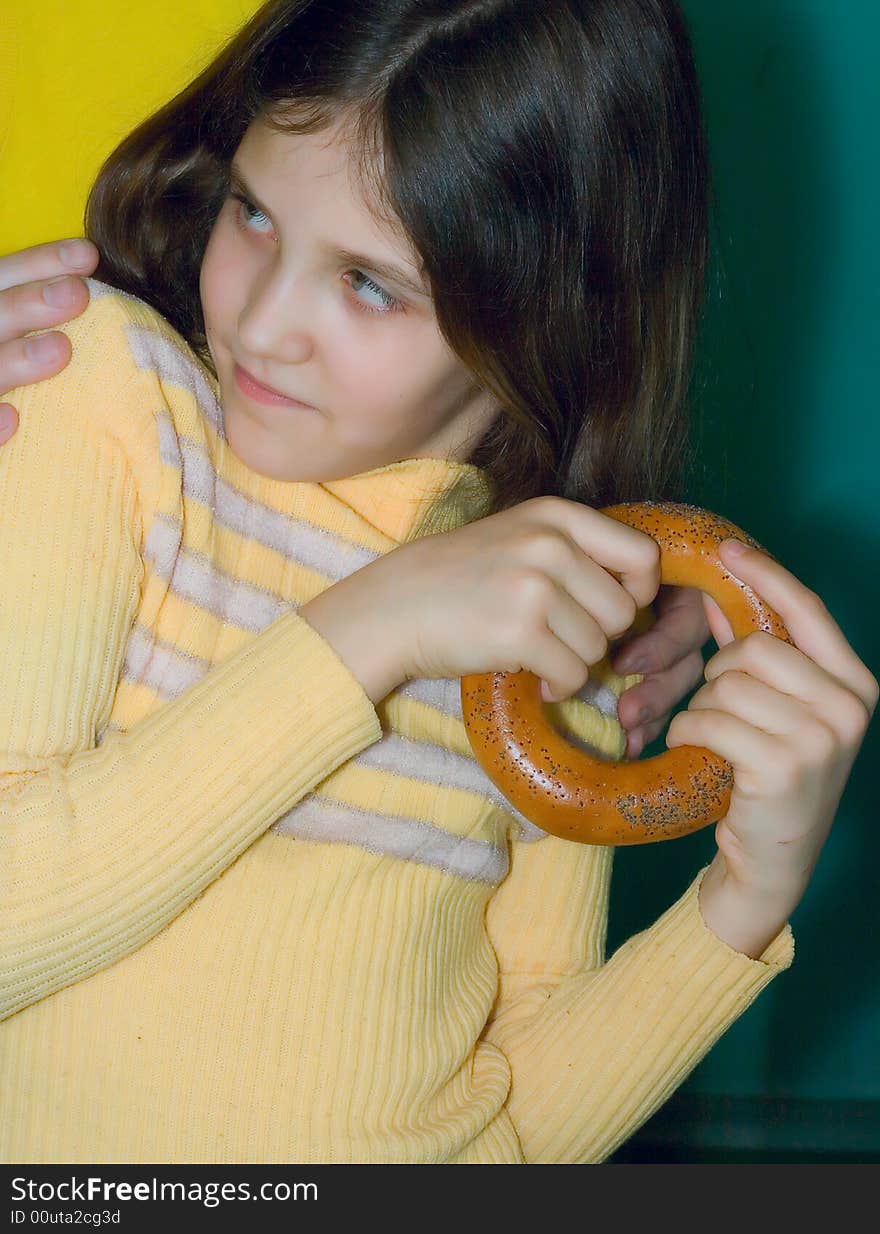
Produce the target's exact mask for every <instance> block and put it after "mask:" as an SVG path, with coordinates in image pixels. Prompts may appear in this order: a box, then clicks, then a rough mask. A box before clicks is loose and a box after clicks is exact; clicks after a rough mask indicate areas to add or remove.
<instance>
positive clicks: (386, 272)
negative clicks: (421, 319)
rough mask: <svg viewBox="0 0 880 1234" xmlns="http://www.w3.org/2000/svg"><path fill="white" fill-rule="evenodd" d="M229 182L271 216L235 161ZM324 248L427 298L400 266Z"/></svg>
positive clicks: (362, 255)
mask: <svg viewBox="0 0 880 1234" xmlns="http://www.w3.org/2000/svg"><path fill="white" fill-rule="evenodd" d="M229 183H230V186H231V187H232V188H233V189H234V190H235V191H236V192H238V193H241V194H242V196H243V197H246V198H247V199H248V201H249V202H250V203H251V205H254V206H256V207H257V209H258V210H260V211H262V213H263V214H265V215H266V216H267V217H268V218H271V217H272V212H271V210H269V208H268V207H267V206H264V205H263V203H262V202H261V201H260V199H259V198H258V197H256V196H255V195H254V193H253V190H252V189H251V188H250V186H249V185H248V183H247V181H246V180H245V178H244V176H243V175H242V174H241V169H240V168H239V167H238V166H237V165H236V163H235V162H232V163H230V165H229ZM325 248H327V249H330V250H331V251H332V253H333V255H334V256H335V257H338V258H339V260H340V261H344V262H350V263H351V264H352V265H355V266H366V268H367V270H369V271H370V273H371V274H375V275H377V276H378V277H379V278H380V279H387V280H388V282H391V283H399V284H400V285H401V286H402V287H405V288H406V289H407V290H408V291H411V292H412V293H413V294H414V295H417V296H422V297H424V298H425V299H428V298H429V294H428V291H427V288H426V286H425V284H424V282H421V281H417V280H416V279H414V278H413V277H412V276H411V275H410V274H408V273H407V271H406V270H404V269H402V268H401V267H400V266H393V265H390V264H389V263H388V262H385V261H377V260H376V258H374V257H367V256H365V255H364V254H363V253H354V252H352V250H351V249H339V248H332V246H330V245H325Z"/></svg>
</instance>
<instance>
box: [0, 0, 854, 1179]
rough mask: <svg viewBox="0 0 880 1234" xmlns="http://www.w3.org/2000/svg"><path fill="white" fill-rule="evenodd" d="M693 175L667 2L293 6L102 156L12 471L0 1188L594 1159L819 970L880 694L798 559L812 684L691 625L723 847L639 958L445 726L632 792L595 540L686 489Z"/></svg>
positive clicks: (637, 579)
mask: <svg viewBox="0 0 880 1234" xmlns="http://www.w3.org/2000/svg"><path fill="white" fill-rule="evenodd" d="M428 10H430V11H428ZM328 30H329V31H332V34H331V35H329V36H328ZM705 181H706V174H705V149H704V142H703V137H702V131H701V125H700V120H699V114H698V107H697V90H696V83H695V77H694V70H693V63H692V57H691V53H690V49H689V45H688V40H687V37H686V33H685V29H684V25H683V22H682V19H681V16H680V14H679V12H678V10H677V8H676V7H675V6H674V5H673V4H672V3H669V2H666V0H595V2H593V3H572V2H571V0H553V2H550V3H546V4H543V5H541V6H530V5H528V6H527V5H519V4H515V3H510V2H507V3H505V2H500V3H499V2H494V3H486V4H478V3H473V2H450V3H446V4H443V5H440V6H425V5H424V4H418V5H417V4H409V5H401V4H395V5H387V4H383V3H378V2H376V3H372V4H367V5H365V4H364V2H363V0H359V2H358V3H357V5H351V6H348V5H345V4H340V3H338V2H337V3H334V4H332V5H331V4H325V3H320V2H313V3H310V4H309V3H303V2H302V0H300V2H297V3H291V2H289V0H288V2H287V3H277V2H276V3H272V4H269V5H267V6H265V7H264V8H263V9H262V10H261V11H260V12H259V13H258V14H256V16H255V17H254V18H253V20H252V21H251V22H249V23H248V24H247V26H246V27H245V28H244V29H243V30H242V31H241V33H240V34H239V35H238V36H237V37H236V38H235V39H233V40H232V41H231V42H230V43H229V45H228V46H227V48H226V49H225V50H224V51H223V52H222V53H221V55H220V56H219V57H218V58H217V60H216V61H215V62H214V63H213V64H212V65H210V66H209V67H208V68H207V69H206V70H205V71H204V72H203V73H202V74H201V75H200V76H199V77H198V78H197V79H196V80H195V81H194V82H193V83H192V85H191V86H190V87H188V88H187V89H186V90H185V91H184V92H183V93H182V94H181V95H180V96H179V97H178V98H176V99H174V100H173V101H172V102H171V103H169V104H168V105H167V107H165V108H163V109H162V110H161V111H160V112H158V113H157V114H156V115H155V116H154V117H152V118H151V119H150V120H149V121H147V122H146V123H145V124H143V125H142V126H141V127H140V128H139V129H138V130H136V131H135V133H133V134H132V135H131V136H130V137H129V138H127V139H126V141H124V142H123V143H122V144H121V146H120V147H119V148H118V149H117V151H115V152H114V154H113V155H112V156H111V158H110V159H109V160H108V162H107V164H106V165H105V167H104V168H103V169H102V172H101V174H100V176H99V178H98V180H97V182H96V184H95V186H94V188H93V191H92V194H91V197H90V200H89V208H88V213H87V231H88V233H89V236H90V239H91V240H92V241H93V242H94V243H95V244H96V245H97V247H98V250H99V252H100V253H101V262H100V264H99V265H98V267H97V270H96V274H97V277H96V278H94V279H91V280H90V281H89V291H90V295H91V300H90V303H89V306H88V309H87V310H86V311H85V312H83V313H82V314H81V315H80V316H79V317H78V318H76V319H75V320H74V321H73V322H72V324H71V325H69V326H68V327H67V329H66V330H65V333H66V334H67V335H68V337H69V339H70V342H71V344H72V348H73V359H72V361H71V363H70V365H69V366H68V367H67V368H66V369H65V370H64V371H62V372H60V373H58V374H57V375H56V376H55V377H53V378H52V379H51V380H49V381H47V382H43V383H42V384H40V385H39V386H29V387H24V388H21V389H18V390H16V391H13V394H12V396H13V398H14V400H15V402H16V403H17V405H18V407H19V409H20V411H21V426H20V428H19V430H18V432H17V433H16V434H15V436H14V438H13V439H12V441H11V442H10V443H9V444H8V445H6V446H5V447H4V449H3V451H2V453H0V508H2V520H3V527H4V536H3V537H2V545H0V578H2V579H3V587H2V592H0V641H2V645H3V646H9V647H10V648H11V649H12V654H11V657H10V663H11V665H12V666H13V667H12V670H11V671H9V672H7V674H6V679H7V680H8V683H9V688H8V690H6V691H4V694H3V697H2V700H0V727H2V732H3V742H2V748H3V750H4V751H5V753H4V756H3V757H4V764H3V768H2V771H3V776H2V779H0V809H2V822H3V836H4V850H3V851H4V857H3V866H2V870H3V879H4V892H3V911H4V921H3V940H4V946H3V975H2V992H3V1012H4V1015H5V1017H6V1018H5V1019H4V1021H3V1023H2V1025H0V1032H2V1035H3V1042H2V1050H0V1059H2V1062H0V1070H2V1092H3V1094H4V1096H3V1109H2V1119H0V1125H2V1127H3V1131H2V1133H0V1135H2V1150H0V1151H2V1155H3V1157H4V1159H7V1160H17V1161H23V1160H27V1161H31V1162H61V1161H64V1162H79V1161H94V1160H103V1161H108V1162H110V1161H132V1160H134V1161H144V1162H147V1161H150V1162H200V1163H201V1162H236V1161H241V1162H249V1163H262V1162H319V1161H338V1162H342V1161H360V1162H410V1163H413V1162H446V1163H483V1162H485V1163H488V1162H496V1163H517V1162H589V1161H601V1160H603V1159H605V1158H607V1157H608V1156H609V1155H610V1154H611V1153H612V1152H613V1151H614V1150H615V1148H616V1147H617V1146H618V1145H619V1144H620V1143H621V1142H622V1141H623V1140H624V1139H625V1138H626V1137H627V1136H629V1135H630V1134H631V1133H632V1132H633V1131H634V1130H635V1129H636V1128H637V1127H638V1126H639V1125H640V1124H641V1123H642V1122H643V1121H644V1120H645V1119H646V1118H648V1117H649V1116H650V1115H651V1114H652V1113H653V1112H654V1110H656V1108H657V1107H658V1106H659V1104H660V1103H661V1102H662V1101H664V1100H665V1099H666V1097H668V1096H669V1095H670V1093H671V1092H672V1091H674V1089H675V1087H676V1086H677V1084H679V1083H680V1082H681V1081H682V1080H683V1079H684V1077H685V1076H686V1075H687V1074H688V1073H689V1071H690V1070H691V1069H692V1068H693V1066H694V1065H695V1064H696V1063H697V1062H698V1061H699V1059H700V1058H701V1057H702V1056H703V1055H704V1054H705V1052H706V1051H707V1050H708V1049H709V1048H710V1047H711V1045H712V1044H713V1043H714V1041H716V1040H717V1039H718V1037H719V1035H720V1034H721V1033H722V1032H724V1031H725V1029H726V1028H727V1027H728V1026H729V1025H730V1024H731V1023H732V1022H733V1021H734V1020H735V1019H736V1017H737V1016H738V1015H740V1014H741V1013H742V1011H743V1010H744V1009H745V1008H746V1007H747V1006H748V1005H749V1004H750V1002H751V1001H752V1000H753V999H754V998H755V997H756V996H757V994H758V993H759V992H760V991H761V990H762V989H763V988H764V987H765V986H766V985H767V984H768V982H769V981H771V980H772V979H773V977H774V976H775V975H776V974H777V973H779V972H780V971H782V970H783V969H784V968H786V967H787V966H788V965H789V964H790V963H791V960H792V955H793V943H792V937H791V931H790V927H789V926H788V924H787V922H788V917H789V916H790V914H791V912H792V910H793V909H794V907H795V906H796V904H797V903H798V902H799V901H800V899H801V897H802V895H803V893H804V891H805V889H806V886H807V883H808V881H809V878H810V875H811V873H812V870H813V868H814V866H815V863H816V860H817V858H818V855H819V852H820V850H821V848H822V845H823V843H824V841H825V838H826V836H827V833H828V830H829V828H830V825H831V822H832V820H833V817H834V813H835V810H836V807H837V803H838V801H839V799H840V795H841V793H842V791H843V788H844V786H845V783H846V779H847V776H848V774H849V771H850V768H851V766H852V762H853V760H854V758H855V756H856V753H857V751H858V749H859V746H860V744H861V741H862V739H863V737H864V732H865V729H866V726H867V724H868V722H869V719H870V716H871V715H872V713H873V710H874V708H875V706H876V701H877V691H878V687H877V682H876V680H875V679H874V677H873V676H872V675H871V673H870V672H869V671H868V669H867V668H866V667H865V665H864V664H862V663H861V661H860V660H859V659H858V658H857V657H856V656H855V654H854V652H853V651H852V649H851V648H850V647H849V646H848V644H847V643H846V640H845V639H844V637H843V635H842V633H841V632H840V630H839V628H838V627H837V626H836V624H835V623H834V622H833V620H832V619H831V617H830V615H829V614H828V613H827V611H826V610H825V609H824V607H823V606H822V604H821V601H819V599H818V597H816V596H815V595H814V594H813V593H812V592H810V591H809V590H808V589H807V588H805V587H804V586H803V584H801V583H800V582H799V581H798V580H797V579H795V578H793V577H792V576H791V575H790V574H789V573H788V572H787V571H786V570H785V569H784V568H783V567H781V566H780V565H779V564H778V563H777V562H775V561H773V560H772V559H770V558H769V557H767V556H765V555H764V554H761V553H758V552H754V551H748V550H747V551H746V552H745V554H744V555H743V556H742V557H734V556H733V555H732V554H731V555H730V556H728V555H727V551H726V550H725V551H724V559H725V563H726V564H728V565H729V568H730V569H731V570H732V572H734V573H736V574H738V575H739V576H740V577H741V578H743V579H744V580H745V581H746V582H748V583H750V584H751V585H752V586H754V587H755V589H756V590H757V591H759V592H760V593H761V594H762V595H763V596H764V598H765V599H766V600H767V601H768V602H769V603H770V604H771V605H772V606H773V607H774V608H776V609H777V610H778V611H779V613H780V615H781V616H782V618H783V620H784V621H785V622H786V624H787V626H788V628H789V630H790V632H791V634H792V637H793V638H794V640H795V643H796V646H794V647H791V646H788V645H787V644H783V643H781V642H779V641H778V640H775V639H772V638H770V637H768V636H764V635H750V636H749V637H748V638H746V639H743V640H734V639H732V637H731V632H730V630H729V628H725V626H726V623H725V622H724V619H723V618H722V617H721V616H720V614H719V613H718V612H717V610H715V609H714V608H713V607H711V606H709V605H708V604H707V606H706V613H707V618H708V620H709V623H710V625H711V627H712V630H713V633H714V634H715V637H716V638H717V640H718V642H719V646H720V650H719V652H718V654H717V655H716V656H715V657H713V659H712V660H710V662H709V664H708V665H707V666H706V677H707V684H706V685H705V686H704V687H703V689H702V690H700V691H699V692H698V693H697V695H695V697H694V699H693V700H692V702H691V706H690V709H689V710H688V711H687V712H685V713H682V714H680V715H679V716H677V717H676V719H675V720H674V721H673V724H672V725H671V726H670V729H669V735H668V739H667V740H668V744H677V743H688V744H696V745H704V746H707V747H709V748H711V749H713V750H715V751H716V752H717V753H719V754H721V755H722V756H724V757H726V758H728V759H729V760H730V761H731V763H732V764H733V765H734V770H735V778H736V782H735V790H734V793H733V798H732V802H731V809H730V812H729V814H728V816H727V817H726V818H725V819H724V820H723V821H722V823H720V824H719V825H718V827H717V828H716V838H717V842H718V852H717V854H716V856H715V858H714V859H713V861H712V862H711V864H710V865H709V866H708V867H706V868H705V869H704V870H701V871H699V872H698V874H697V875H696V876H695V878H694V880H693V882H692V883H691V885H690V887H689V888H688V889H687V890H686V891H685V892H684V894H683V895H682V896H681V897H680V899H679V900H678V901H677V902H675V903H674V904H672V905H671V906H670V908H669V909H668V910H667V912H666V913H664V914H663V915H662V917H661V918H660V919H659V920H658V921H657V922H656V923H655V924H654V925H653V926H652V927H650V928H649V929H648V930H646V931H644V932H643V933H641V934H639V935H637V936H635V937H634V938H631V939H630V940H628V942H627V943H626V944H625V945H624V946H622V947H621V948H619V949H618V951H617V952H615V954H614V955H613V956H612V957H611V958H610V959H608V960H605V958H604V938H605V924H606V919H607V906H608V889H609V882H610V873H611V859H612V855H613V854H612V850H610V849H606V848H596V847H590V846H585V845H577V844H572V843H569V842H567V841H563V840H559V839H557V838H555V837H553V836H548V835H545V834H544V833H542V832H540V831H539V830H538V829H537V828H535V827H534V826H533V825H532V824H530V823H529V821H528V820H527V819H525V818H523V817H522V816H520V815H519V814H517V812H516V811H514V810H513V809H512V808H511V807H510V806H509V804H508V803H507V802H505V800H504V799H503V798H502V797H501V796H500V794H498V793H497V791H496V790H495V789H494V787H493V786H492V785H491V784H490V783H489V782H488V781H487V780H486V779H485V777H484V776H482V774H481V773H480V772H479V770H478V769H477V767H476V764H475V763H474V760H473V758H472V757H471V755H470V750H469V747H468V743H467V738H466V734H465V733H464V730H463V726H462V723H461V713H460V708H459V706H458V678H459V677H460V676H461V675H462V674H464V673H470V672H475V671H493V670H507V671H510V670H517V669H520V668H528V669H530V670H531V671H533V672H536V673H538V674H539V675H540V676H541V677H542V678H544V680H545V682H546V683H547V686H548V695H549V696H550V697H552V698H555V699H556V700H563V699H564V700H566V702H565V703H564V704H561V705H560V706H559V707H558V711H557V715H558V718H559V720H560V722H561V723H565V724H566V725H567V726H568V727H569V728H570V729H571V731H573V732H574V733H576V734H577V735H578V736H579V737H580V738H581V739H582V740H585V741H588V742H589V743H590V744H592V745H594V746H596V747H598V748H599V749H600V750H601V751H602V752H604V753H606V754H608V755H609V756H611V757H616V758H619V757H621V756H622V754H623V752H624V751H623V745H624V743H623V734H622V731H621V729H620V726H619V724H618V723H617V719H616V714H615V713H616V697H617V695H619V694H620V692H621V689H622V688H623V687H624V686H626V685H627V684H631V683H632V678H621V677H619V676H618V675H617V674H615V673H614V672H613V671H612V670H611V668H610V665H609V664H608V661H607V656H606V652H607V649H608V645H609V642H610V641H613V640H614V639H616V638H619V637H620V636H622V635H623V634H624V633H625V632H626V631H627V630H628V629H629V628H630V627H631V626H632V624H633V620H634V618H635V617H636V616H637V614H640V613H642V612H643V610H645V609H646V608H647V606H649V605H650V604H651V602H652V601H653V600H654V598H655V596H656V595H657V591H658V583H659V579H658V571H657V551H656V546H655V545H654V544H653V541H651V540H650V539H649V538H648V537H646V536H643V535H642V534H641V533H638V532H635V531H633V530H632V529H630V528H626V527H624V526H622V525H620V524H618V523H616V522H615V521H614V520H611V519H609V518H607V517H605V516H603V515H602V514H601V513H600V509H599V508H600V507H601V506H603V505H605V504H607V503H609V502H611V501H617V500H629V499H636V498H639V497H648V496H650V497H659V496H674V495H676V485H677V483H678V480H677V477H676V469H677V467H678V466H680V460H681V458H682V457H683V452H682V449H681V447H682V442H683V441H684V438H685V417H684V391H685V387H686V384H687V380H686V379H687V368H688V364H689V356H690V347H691V340H692V335H693V326H694V319H695V315H696V311H697V308H698V304H699V296H700V288H701V279H702V272H703V269H704V261H705V189H706V183H705Z"/></svg>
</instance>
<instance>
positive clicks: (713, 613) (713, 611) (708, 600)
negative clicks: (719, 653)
mask: <svg viewBox="0 0 880 1234" xmlns="http://www.w3.org/2000/svg"><path fill="white" fill-rule="evenodd" d="M702 596H703V608H704V609H705V612H706V620H707V621H708V623H709V629H710V630H711V631H712V637H713V638H714V639H715V642H716V643H717V644H718V646H719V647H724V646H726V645H727V643H732V642H733V630H732V628H731V625H730V622H729V621H728V620H727V618H726V617H725V616H724V614H723V613H722V611H721V609H720V608H719V607H718V605H717V604H716V603H715V601H714V600H713V599H712V597H711V596H709V595H706V593H705V592H703V593H702Z"/></svg>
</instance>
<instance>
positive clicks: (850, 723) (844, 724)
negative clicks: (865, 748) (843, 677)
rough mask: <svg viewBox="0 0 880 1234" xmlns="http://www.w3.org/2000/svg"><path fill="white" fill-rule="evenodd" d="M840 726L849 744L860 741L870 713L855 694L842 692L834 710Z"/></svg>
mask: <svg viewBox="0 0 880 1234" xmlns="http://www.w3.org/2000/svg"><path fill="white" fill-rule="evenodd" d="M836 710H837V714H838V715H839V717H840V724H841V729H842V731H843V733H844V734H845V736H846V739H847V740H848V741H851V742H857V741H861V739H862V737H864V735H865V730H866V729H867V727H868V724H869V723H870V720H871V711H870V710H869V709H868V708H866V706H865V704H864V703H863V702H862V700H861V699H860V698H857V697H856V695H855V694H850V692H849V691H848V690H847V691H844V692H843V693H842V696H841V699H840V702H839V704H838V706H837V708H836Z"/></svg>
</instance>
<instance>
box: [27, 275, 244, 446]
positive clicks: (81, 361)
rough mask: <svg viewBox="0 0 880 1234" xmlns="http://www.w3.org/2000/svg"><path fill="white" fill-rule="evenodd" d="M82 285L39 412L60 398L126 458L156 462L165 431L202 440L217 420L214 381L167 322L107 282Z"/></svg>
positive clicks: (45, 384) (88, 281) (43, 386)
mask: <svg viewBox="0 0 880 1234" xmlns="http://www.w3.org/2000/svg"><path fill="white" fill-rule="evenodd" d="M85 283H86V286H87V287H88V289H89V303H88V305H87V306H86V308H85V309H84V311H83V312H82V313H80V314H79V316H78V317H74V318H72V319H71V320H70V321H68V322H65V323H63V325H61V326H58V327H56V328H57V329H59V330H61V331H63V332H64V333H65V334H67V336H68V338H69V339H70V345H71V358H70V361H69V363H68V365H67V367H66V368H64V369H62V370H61V372H60V373H58V374H56V375H55V377H53V378H50V379H49V381H47V382H42V383H40V385H39V386H37V387H34V389H43V391H44V395H45V399H44V403H43V405H44V407H45V406H46V402H47V401H48V402H49V403H50V404H52V403H55V404H57V402H58V401H61V400H59V399H58V397H57V396H59V395H63V396H64V397H63V401H64V402H65V403H67V404H68V414H69V412H70V408H71V406H72V409H73V411H74V414H75V417H76V419H77V421H78V422H79V423H80V425H81V426H82V427H84V428H85V427H87V426H90V427H91V428H93V429H94V430H95V431H96V432H98V433H100V434H101V435H102V436H104V437H109V438H112V439H113V440H114V441H116V442H117V443H118V444H119V445H120V446H121V448H122V450H123V452H124V454H125V455H126V456H127V457H128V458H129V459H134V460H136V459H137V458H139V457H140V456H143V455H144V454H145V453H146V454H148V455H150V456H151V458H152V459H153V461H155V462H156V463H158V459H159V455H160V453H161V449H162V441H163V437H164V438H167V437H168V435H169V433H170V434H171V435H173V436H176V437H180V436H181V435H187V436H192V435H195V436H198V437H204V436H205V432H206V427H207V426H206V421H211V422H212V423H213V424H215V425H217V424H220V423H222V417H221V414H220V409H219V403H218V398H217V387H216V381H215V379H214V378H213V376H212V375H211V374H210V373H209V371H208V370H207V369H206V368H205V366H204V364H202V362H201V361H200V360H199V358H198V357H197V356H196V354H195V353H194V351H193V350H192V348H191V347H190V345H189V344H188V343H187V341H186V339H184V338H183V336H182V335H181V334H180V333H179V332H178V331H177V330H176V329H175V328H174V327H173V326H172V324H171V323H170V322H169V321H168V320H167V318H165V317H164V316H163V315H162V314H161V313H160V312H159V311H158V310H157V309H156V308H154V307H153V306H152V305H151V304H148V303H147V302H146V301H145V300H142V299H140V298H138V297H137V296H134V295H131V294H130V293H129V292H126V291H122V290H121V289H120V288H118V287H113V286H111V285H110V284H109V283H104V282H101V281H100V280H99V279H94V278H87V279H85ZM53 387H56V388H55V389H54V390H53ZM53 394H54V395H55V396H56V397H55V398H53ZM71 400H73V401H72V403H71ZM47 414H49V415H51V414H52V411H51V410H49V409H47ZM56 414H57V407H56Z"/></svg>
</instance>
